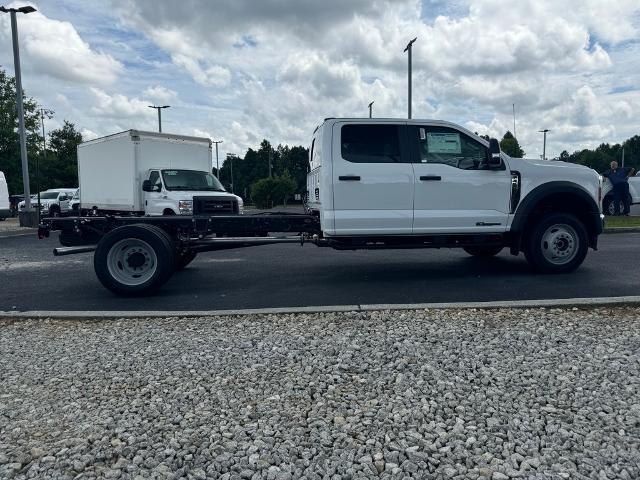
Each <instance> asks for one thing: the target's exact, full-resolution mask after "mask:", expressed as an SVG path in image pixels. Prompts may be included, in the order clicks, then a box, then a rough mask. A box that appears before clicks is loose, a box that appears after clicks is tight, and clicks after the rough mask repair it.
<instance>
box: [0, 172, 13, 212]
mask: <svg viewBox="0 0 640 480" xmlns="http://www.w3.org/2000/svg"><path fill="white" fill-rule="evenodd" d="M10 216H11V204H10V202H9V188H8V187H7V179H6V178H5V177H4V173H2V172H0V221H3V220H4V219H5V218H9V217H10Z"/></svg>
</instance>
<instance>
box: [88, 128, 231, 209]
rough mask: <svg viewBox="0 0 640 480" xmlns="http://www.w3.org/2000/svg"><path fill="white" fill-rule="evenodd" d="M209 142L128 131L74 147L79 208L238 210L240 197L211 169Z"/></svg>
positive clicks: (178, 136) (181, 136) (172, 135)
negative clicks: (197, 204) (76, 152)
mask: <svg viewBox="0 0 640 480" xmlns="http://www.w3.org/2000/svg"><path fill="white" fill-rule="evenodd" d="M211 168H212V161H211V140H210V139H208V138H199V137H188V136H184V135H174V134H169V133H155V132H143V131H140V130H127V131H125V132H121V133H116V134H114V135H109V136H106V137H101V138H96V139H95V140H90V141H88V142H84V143H81V144H80V145H79V146H78V177H79V181H80V192H81V193H80V209H81V211H82V212H94V213H119V214H126V215H132V214H135V215H152V216H157V215H191V214H193V208H194V201H195V202H200V203H199V206H200V210H201V211H203V212H207V213H242V211H243V201H242V198H240V197H239V196H237V195H233V194H231V193H228V192H227V191H225V189H224V187H223V186H222V184H221V183H220V182H219V181H218V179H217V178H216V177H215V176H214V175H213V174H212V173H211Z"/></svg>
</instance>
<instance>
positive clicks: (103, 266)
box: [93, 225, 175, 296]
mask: <svg viewBox="0 0 640 480" xmlns="http://www.w3.org/2000/svg"><path fill="white" fill-rule="evenodd" d="M174 264H175V257H174V250H173V246H172V245H171V242H170V240H169V238H168V236H167V235H166V234H165V233H164V231H163V230H161V229H160V228H158V227H155V226H152V225H127V226H123V227H118V228H116V229H114V230H112V231H111V232H109V233H108V234H107V235H105V236H104V237H103V238H102V240H100V242H99V243H98V246H97V248H96V251H95V254H94V257H93V266H94V270H95V272H96V275H97V277H98V280H100V283H102V285H104V286H105V287H106V288H108V289H109V290H111V291H112V292H114V293H116V294H118V295H123V296H133V295H144V294H150V293H153V292H154V291H156V290H157V289H158V288H160V287H161V286H162V285H163V284H164V283H165V282H166V281H167V280H169V278H170V277H171V274H172V273H173V269H174Z"/></svg>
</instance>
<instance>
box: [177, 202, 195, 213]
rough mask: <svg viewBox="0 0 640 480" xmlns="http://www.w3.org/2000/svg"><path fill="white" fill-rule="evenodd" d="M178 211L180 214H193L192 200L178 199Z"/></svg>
mask: <svg viewBox="0 0 640 480" xmlns="http://www.w3.org/2000/svg"><path fill="white" fill-rule="evenodd" d="M178 211H179V212H180V215H191V214H193V200H179V201H178Z"/></svg>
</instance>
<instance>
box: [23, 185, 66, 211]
mask: <svg viewBox="0 0 640 480" xmlns="http://www.w3.org/2000/svg"><path fill="white" fill-rule="evenodd" d="M76 190H77V188H51V189H49V190H46V191H44V192H40V215H42V216H46V217H59V216H61V215H65V214H67V213H68V212H69V209H70V208H69V202H70V200H71V197H72V196H73V194H74V193H75V192H76ZM37 202H38V195H37V194H36V195H32V196H31V204H32V206H33V207H34V208H36V204H37ZM24 208H25V202H24V200H23V201H21V202H20V203H19V204H18V211H20V212H22V211H23V210H24Z"/></svg>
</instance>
